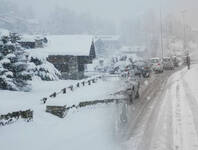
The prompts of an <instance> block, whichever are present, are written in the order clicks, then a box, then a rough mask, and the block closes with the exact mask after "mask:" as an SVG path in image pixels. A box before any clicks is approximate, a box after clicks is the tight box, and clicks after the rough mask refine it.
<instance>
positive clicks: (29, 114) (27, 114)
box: [0, 109, 33, 126]
mask: <svg viewBox="0 0 198 150" xmlns="http://www.w3.org/2000/svg"><path fill="white" fill-rule="evenodd" d="M20 118H21V119H24V120H25V121H27V122H29V121H31V120H32V119H33V111H32V110H30V109H28V110H26V111H17V112H12V113H8V114H6V115H0V126H5V125H9V124H11V123H14V122H15V121H17V120H18V119H20Z"/></svg>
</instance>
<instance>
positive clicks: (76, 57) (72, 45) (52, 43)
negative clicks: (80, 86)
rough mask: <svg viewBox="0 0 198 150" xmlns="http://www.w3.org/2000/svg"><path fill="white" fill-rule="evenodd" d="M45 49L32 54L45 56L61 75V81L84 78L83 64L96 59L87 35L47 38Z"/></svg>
mask: <svg viewBox="0 0 198 150" xmlns="http://www.w3.org/2000/svg"><path fill="white" fill-rule="evenodd" d="M47 40H48V44H47V46H46V47H45V48H42V49H36V50H34V51H33V53H35V52H36V53H37V54H38V55H43V54H44V55H45V56H46V55H47V57H48V58H47V59H48V61H49V62H51V63H52V64H53V65H54V66H55V67H56V68H57V69H58V70H59V71H60V72H61V74H62V79H73V80H77V79H82V78H84V71H85V64H90V63H92V60H93V59H94V58H96V53H95V45H94V42H93V37H92V36H89V35H55V36H47Z"/></svg>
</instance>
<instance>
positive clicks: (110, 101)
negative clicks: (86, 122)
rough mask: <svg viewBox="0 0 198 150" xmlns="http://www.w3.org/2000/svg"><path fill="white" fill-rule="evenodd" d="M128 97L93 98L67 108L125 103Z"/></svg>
mask: <svg viewBox="0 0 198 150" xmlns="http://www.w3.org/2000/svg"><path fill="white" fill-rule="evenodd" d="M126 101H127V99H124V98H123V99H103V100H92V101H83V102H80V103H79V104H78V105H72V106H71V107H67V110H70V109H73V108H75V109H78V108H83V107H87V106H94V105H98V104H110V103H116V104H119V103H123V102H126Z"/></svg>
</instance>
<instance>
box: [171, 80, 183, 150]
mask: <svg viewBox="0 0 198 150" xmlns="http://www.w3.org/2000/svg"><path fill="white" fill-rule="evenodd" d="M173 103H174V108H175V110H174V114H173V124H174V126H173V129H174V139H173V140H174V149H175V150H182V149H183V133H182V132H183V130H182V125H181V124H182V116H181V98H180V86H179V83H178V82H177V86H176V101H174V102H173Z"/></svg>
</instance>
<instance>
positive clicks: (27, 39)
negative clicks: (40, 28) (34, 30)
mask: <svg viewBox="0 0 198 150" xmlns="http://www.w3.org/2000/svg"><path fill="white" fill-rule="evenodd" d="M42 38H44V37H43V36H41V35H28V34H23V35H22V36H21V39H20V41H21V42H35V40H37V39H42Z"/></svg>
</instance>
